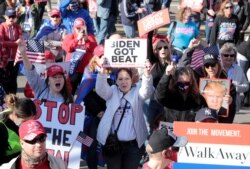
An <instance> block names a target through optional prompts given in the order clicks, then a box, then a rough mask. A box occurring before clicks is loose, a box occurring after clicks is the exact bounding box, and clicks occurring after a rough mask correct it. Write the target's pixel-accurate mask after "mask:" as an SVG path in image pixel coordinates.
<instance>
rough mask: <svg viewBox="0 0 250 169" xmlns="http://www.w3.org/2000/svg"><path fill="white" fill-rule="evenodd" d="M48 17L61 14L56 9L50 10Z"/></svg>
mask: <svg viewBox="0 0 250 169" xmlns="http://www.w3.org/2000/svg"><path fill="white" fill-rule="evenodd" d="M49 15H50V16H54V15H58V16H61V12H60V11H59V10H58V9H55V8H54V9H51V10H50V12H49Z"/></svg>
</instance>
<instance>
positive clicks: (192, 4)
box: [180, 0, 203, 12]
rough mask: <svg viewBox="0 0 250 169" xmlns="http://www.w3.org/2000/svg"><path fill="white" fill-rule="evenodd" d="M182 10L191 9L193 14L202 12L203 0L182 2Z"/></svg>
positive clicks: (185, 0)
mask: <svg viewBox="0 0 250 169" xmlns="http://www.w3.org/2000/svg"><path fill="white" fill-rule="evenodd" d="M180 7H181V8H185V7H188V8H191V9H192V11H193V12H201V10H202V8H203V0H182V1H181V5H180Z"/></svg>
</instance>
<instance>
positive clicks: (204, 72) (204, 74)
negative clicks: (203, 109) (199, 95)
mask: <svg viewBox="0 0 250 169" xmlns="http://www.w3.org/2000/svg"><path fill="white" fill-rule="evenodd" d="M218 57H219V56H216V55H214V54H209V53H207V54H205V56H204V58H203V66H201V67H199V68H197V69H195V75H196V77H197V82H199V80H200V78H209V79H227V74H226V73H225V71H224V70H223V68H222V65H221V64H220V61H219V59H218ZM235 99H236V91H235V87H234V86H233V85H231V86H230V95H226V96H225V97H224V101H225V102H226V103H228V104H229V115H228V117H219V123H233V120H234V116H235V112H236V110H235V109H236V105H235ZM204 106H206V104H205V105H204Z"/></svg>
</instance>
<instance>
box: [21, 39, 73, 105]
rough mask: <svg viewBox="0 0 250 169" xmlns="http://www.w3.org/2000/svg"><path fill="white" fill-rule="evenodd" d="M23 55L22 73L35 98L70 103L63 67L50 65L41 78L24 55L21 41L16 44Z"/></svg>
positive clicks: (24, 49) (71, 99) (24, 47)
mask: <svg viewBox="0 0 250 169" xmlns="http://www.w3.org/2000/svg"><path fill="white" fill-rule="evenodd" d="M18 47H19V50H20V52H21V55H22V57H23V63H24V68H25V69H24V74H25V76H26V77H27V81H28V83H29V84H30V86H31V88H32V89H33V91H34V93H35V98H36V99H40V100H50V101H57V102H63V103H72V102H73V96H72V95H71V94H70V91H69V89H68V86H67V81H66V76H65V75H64V72H65V71H64V69H63V68H62V67H61V66H59V65H52V66H50V67H48V69H47V78H46V79H45V80H44V79H42V78H41V77H40V76H39V74H38V73H37V71H36V69H35V67H34V65H32V64H31V62H30V61H29V59H28V57H27V55H26V46H25V43H24V42H23V41H21V42H19V44H18Z"/></svg>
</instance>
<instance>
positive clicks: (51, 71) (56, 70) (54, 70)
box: [47, 65, 64, 76]
mask: <svg viewBox="0 0 250 169" xmlns="http://www.w3.org/2000/svg"><path fill="white" fill-rule="evenodd" d="M56 74H64V70H63V68H62V67H61V66H59V65H52V66H50V67H49V68H48V70H47V76H55V75H56Z"/></svg>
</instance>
